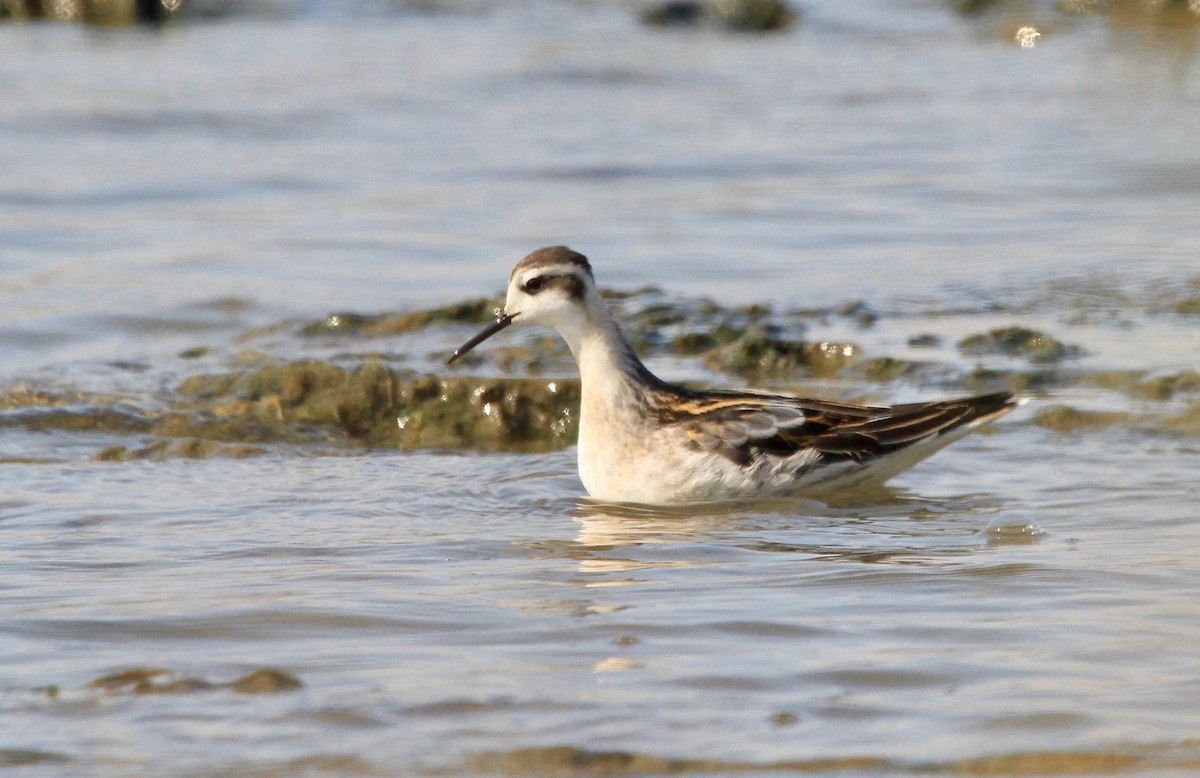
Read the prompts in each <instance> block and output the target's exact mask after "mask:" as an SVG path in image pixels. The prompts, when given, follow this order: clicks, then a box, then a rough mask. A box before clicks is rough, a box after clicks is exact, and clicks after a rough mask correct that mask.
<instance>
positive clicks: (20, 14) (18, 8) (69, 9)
mask: <svg viewBox="0 0 1200 778" xmlns="http://www.w3.org/2000/svg"><path fill="white" fill-rule="evenodd" d="M182 5H183V2H182V0H78V1H77V2H48V1H47V0H0V19H59V20H65V21H77V22H87V23H88V24H99V25H122V24H135V23H138V22H149V23H161V22H165V21H167V20H168V19H170V18H171V17H172V16H174V15H175V14H176V13H177V12H178V11H179V9H180V8H181V7H182Z"/></svg>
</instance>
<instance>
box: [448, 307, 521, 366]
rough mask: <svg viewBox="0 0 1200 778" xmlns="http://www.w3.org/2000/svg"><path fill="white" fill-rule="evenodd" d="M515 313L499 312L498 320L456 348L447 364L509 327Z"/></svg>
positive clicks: (452, 362)
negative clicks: (510, 314) (511, 314)
mask: <svg viewBox="0 0 1200 778" xmlns="http://www.w3.org/2000/svg"><path fill="white" fill-rule="evenodd" d="M515 315H516V314H513V316H509V315H508V314H507V313H497V314H496V320H495V321H494V322H492V323H491V324H489V325H488V326H487V327H485V328H484V330H483V332H480V333H479V334H478V335H476V336H475V337H473V338H471V339H470V340H468V341H467V342H466V343H464V344H462V345H461V346H459V347H458V348H456V349H455V350H454V353H453V354H451V355H450V358H449V359H448V360H446V364H447V365H452V364H454V360H456V359H458V358H459V357H461V356H463V355H464V354H466V353H467V352H468V351H470V350H471V349H473V348H475V347H476V346H478V345H479V344H480V343H482V342H484V341H485V340H487V339H488V338H490V337H492V336H493V335H495V334H496V333H497V332H499V331H500V330H502V329H504V328H505V327H507V326H508V325H510V324H512V323H513V317H514V316H515Z"/></svg>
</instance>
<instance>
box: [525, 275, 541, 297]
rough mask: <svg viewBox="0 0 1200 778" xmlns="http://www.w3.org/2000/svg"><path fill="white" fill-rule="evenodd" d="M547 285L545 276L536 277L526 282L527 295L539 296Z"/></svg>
mask: <svg viewBox="0 0 1200 778" xmlns="http://www.w3.org/2000/svg"><path fill="white" fill-rule="evenodd" d="M545 285H546V277H545V276H534V277H533V278H531V279H529V280H528V281H526V282H525V287H524V288H525V292H526V293H527V294H537V293H538V292H540V291H542V287H543V286H545Z"/></svg>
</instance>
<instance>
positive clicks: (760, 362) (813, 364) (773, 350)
mask: <svg viewBox="0 0 1200 778" xmlns="http://www.w3.org/2000/svg"><path fill="white" fill-rule="evenodd" d="M858 356H859V348H858V346H856V345H855V344H853V343H831V342H824V343H806V342H802V341H793V340H784V339H781V338H776V337H773V336H771V335H770V334H769V333H768V332H767V331H766V330H765V329H760V328H753V329H751V330H748V331H747V332H746V333H745V334H743V335H742V336H741V337H739V338H737V339H736V340H734V341H732V342H730V343H726V344H725V345H721V346H717V347H715V348H711V349H709V350H708V351H706V352H703V355H702V357H701V361H702V362H703V363H704V365H705V366H706V367H709V368H711V369H713V370H719V371H722V372H725V373H731V374H733V375H737V376H740V377H742V378H746V379H748V380H759V379H765V378H771V379H779V378H790V377H794V376H796V375H798V374H801V373H804V374H807V375H812V376H833V375H836V374H837V373H838V371H839V370H841V369H842V368H843V367H845V366H846V365H848V364H850V363H851V362H853V361H854V360H855V359H857V358H858Z"/></svg>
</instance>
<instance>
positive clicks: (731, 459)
mask: <svg viewBox="0 0 1200 778" xmlns="http://www.w3.org/2000/svg"><path fill="white" fill-rule="evenodd" d="M514 323H520V324H542V325H548V326H549V327H551V328H553V329H555V330H557V331H558V333H559V335H561V336H562V338H563V339H564V340H565V341H566V343H567V346H568V347H569V348H570V350H571V353H572V355H573V356H574V357H575V361H576V363H577V364H578V367H579V377H580V383H581V400H580V409H579V439H578V445H577V457H578V467H579V478H580V480H581V481H582V482H583V486H584V488H585V489H586V490H587V493H588V495H589V497H591V498H592V499H593V500H597V501H600V502H611V503H641V504H648V505H677V504H687V503H702V502H714V501H716V502H720V501H727V500H742V499H757V498H788V497H795V498H819V497H821V496H825V495H828V494H831V493H834V492H840V491H845V490H849V489H855V488H866V487H872V486H878V485H881V484H882V483H883V482H884V481H886V480H887V479H889V478H891V477H892V476H894V475H896V474H898V473H900V472H902V471H904V470H907V469H909V468H910V467H912V466H913V465H915V464H916V463H917V462H920V461H921V460H923V459H925V458H926V457H928V456H930V455H931V454H933V453H935V452H936V451H938V450H939V449H941V448H943V447H945V446H947V445H949V444H950V443H953V442H954V441H956V440H959V439H960V438H963V437H965V436H966V435H967V434H968V433H970V432H972V431H973V430H976V429H978V428H979V427H981V426H983V425H985V424H988V423H989V422H992V421H994V420H995V419H997V418H999V417H1001V416H1003V415H1005V414H1006V413H1009V412H1010V411H1012V410H1013V409H1015V408H1016V407H1017V406H1018V405H1020V404H1022V402H1023V400H1021V399H1018V398H1015V397H1014V395H1013V394H1012V393H1011V392H997V393H993V394H984V395H979V396H974V397H963V398H958V399H951V400H938V401H929V402H916V403H908V404H902V405H863V404H858V403H851V402H839V401H835V400H820V399H805V398H801V397H797V396H794V395H791V394H782V393H776V392H769V391H761V390H756V389H692V388H687V387H683V386H679V385H676V384H672V383H668V382H667V381H664V380H662V379H660V378H658V377H657V376H655V375H654V374H653V373H651V372H650V371H649V370H648V369H647V368H646V366H645V365H644V364H642V361H641V360H640V359H639V358H638V356H637V354H636V353H634V350H633V348H632V347H631V346H630V345H629V342H628V341H627V340H626V339H625V336H624V335H623V334H622V332H621V328H620V326H619V325H618V323H617V320H616V319H615V318H614V317H613V315H612V312H611V311H610V310H609V308H608V305H607V303H606V302H605V301H604V299H603V298H602V297H601V295H600V291H599V289H598V288H597V286H596V279H595V276H594V275H593V272H592V266H591V263H590V262H589V261H588V259H587V257H585V256H584V255H583V254H580V253H579V252H577V251H573V250H572V249H570V248H568V247H566V246H548V247H545V248H540V249H538V250H536V251H534V252H532V253H531V254H529V255H528V256H526V257H525V258H524V259H522V260H521V261H520V262H518V263H517V265H516V267H514V268H513V271H512V273H511V275H510V276H509V279H508V290H507V294H506V297H505V303H504V308H503V309H502V310H497V311H496V317H495V320H494V321H493V322H492V323H491V324H490V325H488V326H487V327H486V328H484V329H483V330H482V331H481V332H479V334H477V335H475V337H473V338H471V339H470V340H468V341H467V342H466V343H464V344H463V345H462V346H460V347H459V348H458V349H457V350H455V351H454V353H453V354H452V355H451V356H450V358H449V360H448V364H451V363H453V362H455V361H456V360H458V359H459V358H461V357H462V356H463V355H465V354H466V353H468V352H469V351H471V350H472V349H474V348H475V347H476V346H478V345H479V344H480V343H482V342H483V341H485V340H487V339H488V338H490V337H492V336H493V335H495V334H496V333H498V332H500V331H501V330H504V329H505V328H507V327H509V326H510V325H512V324H514Z"/></svg>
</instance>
